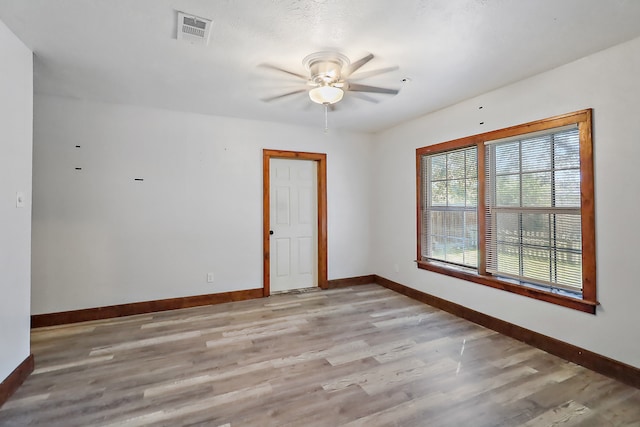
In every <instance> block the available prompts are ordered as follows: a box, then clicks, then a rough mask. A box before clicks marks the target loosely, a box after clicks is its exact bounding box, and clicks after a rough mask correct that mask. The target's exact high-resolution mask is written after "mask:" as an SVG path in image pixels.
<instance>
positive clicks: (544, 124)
mask: <svg viewBox="0 0 640 427" xmlns="http://www.w3.org/2000/svg"><path fill="white" fill-rule="evenodd" d="M571 124H577V125H578V129H579V133H580V175H581V183H580V193H581V221H582V275H583V279H582V298H581V299H579V298H572V297H568V296H564V295H561V294H557V293H553V292H550V291H545V290H540V289H536V288H533V287H527V286H522V285H518V284H515V283H512V282H510V281H507V280H504V279H500V278H498V277H495V276H493V275H491V274H490V273H487V271H486V249H485V248H486V240H485V235H486V233H485V231H486V221H485V212H486V211H485V191H486V188H485V187H486V174H485V164H484V163H485V160H484V159H485V153H484V150H485V145H484V143H485V141H491V140H495V139H501V138H509V137H513V136H517V135H522V134H527V133H531V132H537V131H541V130H547V129H552V128H556V127H561V126H566V125H571ZM591 125H592V110H591V109H586V110H581V111H577V112H574V113H568V114H563V115H560V116H555V117H551V118H547V119H542V120H537V121H534V122H529V123H525V124H521V125H516V126H511V127H508V128H505V129H498V130H495V131H490V132H485V133H482V134H478V135H472V136H469V137H465V138H459V139H455V140H452V141H447V142H443V143H440V144H435V145H430V146H427V147H421V148H418V149H416V200H417V204H416V226H417V227H416V229H417V258H416V259H417V260H418V261H417V266H418V268H420V269H423V270H429V271H433V272H436V273H440V274H445V275H447V276H451V277H456V278H459V279H463V280H467V281H470V282H473V283H479V284H482V285H485V286H490V287H492V288H496V289H502V290H504V291H507V292H512V293H515V294H518V295H523V296H527V297H530V298H534V299H538V300H542V301H546V302H550V303H553V304H558V305H561V306H564V307H568V308H571V309H574V310H579V311H583V312H586V313H590V314H595V313H596V307H597V306H598V302H597V297H596V247H595V206H594V200H593V199H594V172H593V141H592V132H591V129H592V126H591ZM472 146H476V147H477V149H478V155H477V158H478V248H479V253H480V256H479V260H478V270H477V273H476V272H475V271H473V270H471V269H469V270H466V269H460V268H457V267H448V266H446V264H444V263H440V262H431V261H427V260H422V202H423V200H422V176H421V158H422V156H424V155H429V154H437V153H442V152H446V151H451V150H456V149H462V148H468V147H472Z"/></svg>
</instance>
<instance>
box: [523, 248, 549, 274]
mask: <svg viewBox="0 0 640 427" xmlns="http://www.w3.org/2000/svg"><path fill="white" fill-rule="evenodd" d="M522 276H524V277H528V278H531V279H534V280H540V281H544V282H549V281H551V263H550V251H549V250H548V249H541V248H531V247H523V248H522Z"/></svg>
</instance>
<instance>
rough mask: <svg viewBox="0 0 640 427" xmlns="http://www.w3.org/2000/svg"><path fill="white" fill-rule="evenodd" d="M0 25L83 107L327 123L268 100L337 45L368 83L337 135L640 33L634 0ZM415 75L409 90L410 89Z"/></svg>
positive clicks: (254, 11)
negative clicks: (182, 21) (376, 91)
mask: <svg viewBox="0 0 640 427" xmlns="http://www.w3.org/2000/svg"><path fill="white" fill-rule="evenodd" d="M177 11H184V12H187V13H189V14H194V15H198V16H202V17H205V18H209V19H212V20H213V29H212V34H211V42H210V44H209V46H206V47H201V46H194V45H190V44H185V43H183V42H179V41H178V40H177V39H176V17H177ZM0 20H2V21H3V22H4V23H5V24H6V25H7V26H8V27H9V28H11V30H12V31H13V32H14V33H15V34H16V35H17V36H18V37H19V38H20V39H21V40H23V42H24V43H25V44H26V45H27V46H29V48H31V49H32V50H33V51H34V52H35V91H36V92H37V93H42V94H53V95H61V96H67V97H73V98H78V99H88V100H94V101H104V102H113V103H122V104H133V105H142V106H149V107H159V108H166V109H172V110H179V111H189V112H196V113H203V114H214V115H223V116H232V117H243V118H248V119H257V120H269V121H277V122H284V123H290V124H298V125H305V126H316V127H322V126H323V125H324V116H323V107H322V106H320V105H316V104H312V103H311V102H310V101H309V100H308V98H307V97H306V96H304V94H301V95H299V96H293V97H287V98H283V99H282V100H280V101H274V102H270V103H265V102H262V101H261V100H260V98H261V97H264V96H267V95H272V94H275V93H278V91H279V89H280V88H282V93H284V92H285V91H286V90H287V89H288V88H290V87H291V86H290V85H291V79H289V78H287V77H286V75H284V74H278V73H275V72H273V71H269V70H264V69H262V68H258V67H257V66H258V65H259V64H261V63H269V64H273V65H277V66H280V67H283V68H286V69H290V70H292V71H296V72H299V73H305V69H304V67H303V66H302V59H303V58H304V57H305V56H306V55H308V54H310V53H313V52H316V51H320V50H328V49H330V50H338V51H340V52H342V53H344V54H346V55H347V56H349V58H350V59H351V60H352V61H353V60H356V59H358V58H360V57H362V56H364V55H365V54H367V53H369V52H370V53H373V54H374V55H375V58H374V59H373V60H372V61H371V62H369V63H368V64H366V65H365V66H364V67H363V68H361V70H360V71H362V72H364V71H368V70H373V69H376V68H383V67H389V66H394V65H397V66H398V67H399V69H398V70H397V71H395V72H392V73H386V74H382V75H379V76H376V77H372V78H371V79H366V80H363V81H361V82H360V83H365V84H373V85H379V86H387V87H396V88H400V89H401V90H400V93H399V94H398V95H396V96H388V95H374V97H376V98H377V99H380V100H381V102H379V103H377V104H376V103H371V102H366V101H364V100H362V99H357V98H354V97H353V96H350V94H348V93H347V95H345V99H344V100H343V101H342V102H341V103H340V104H338V107H339V108H337V109H336V110H335V111H332V112H330V113H329V121H330V127H332V128H341V129H349V130H357V131H366V132H375V131H379V130H382V129H385V128H388V127H390V126H393V125H395V124H397V123H400V122H402V121H405V120H407V119H410V118H413V117H417V116H420V115H422V114H425V113H427V112H430V111H434V110H437V109H440V108H443V107H445V106H448V105H451V104H453V103H456V102H458V101H461V100H463V99H467V98H470V97H473V96H476V95H479V94H482V93H484V92H487V91H490V90H492V89H495V88H497V87H500V86H504V85H506V84H508V83H511V82H514V81H517V80H521V79H523V78H525V77H528V76H531V75H534V74H537V73H540V72H542V71H545V70H548V69H551V68H554V67H557V66H559V65H562V64H565V63H568V62H570V61H573V60H575V59H578V58H580V57H583V56H586V55H588V54H591V53H593V52H596V51H599V50H602V49H604V48H607V47H610V46H613V45H615V44H618V43H621V42H623V41H626V40H630V39H632V38H635V37H638V36H640V1H637V0H395V1H388V0H279V1H278V0H215V1H214V0H55V1H52V0H0ZM405 77H408V78H410V79H411V82H409V83H402V81H401V80H402V79H403V78H405Z"/></svg>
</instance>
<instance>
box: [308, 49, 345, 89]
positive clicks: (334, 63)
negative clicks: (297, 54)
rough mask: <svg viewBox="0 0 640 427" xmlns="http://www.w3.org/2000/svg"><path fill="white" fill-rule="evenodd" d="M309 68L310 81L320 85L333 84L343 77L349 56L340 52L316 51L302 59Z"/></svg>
mask: <svg viewBox="0 0 640 427" xmlns="http://www.w3.org/2000/svg"><path fill="white" fill-rule="evenodd" d="M302 63H303V65H304V66H305V67H306V69H307V70H309V74H310V76H311V78H310V82H312V83H314V84H316V85H319V86H333V85H334V84H336V83H338V82H339V81H340V80H341V79H342V70H343V68H344V67H347V66H349V58H347V57H346V56H345V55H343V54H341V53H338V52H316V53H312V54H311V55H308V56H306V57H305V58H304V59H303V60H302Z"/></svg>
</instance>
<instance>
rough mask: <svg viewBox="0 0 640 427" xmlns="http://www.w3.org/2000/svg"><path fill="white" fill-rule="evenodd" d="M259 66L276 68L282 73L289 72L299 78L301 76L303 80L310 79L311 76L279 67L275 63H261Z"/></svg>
mask: <svg viewBox="0 0 640 427" xmlns="http://www.w3.org/2000/svg"><path fill="white" fill-rule="evenodd" d="M259 67H263V68H269V69H270V70H275V71H280V72H282V73H287V74H290V75H292V76H296V77H298V78H301V79H302V80H309V78H308V77H307V76H303V75H302V74H298V73H296V72H294V71H289V70H285V69H284V68H280V67H277V66H275V65H271V64H260V65H259Z"/></svg>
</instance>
